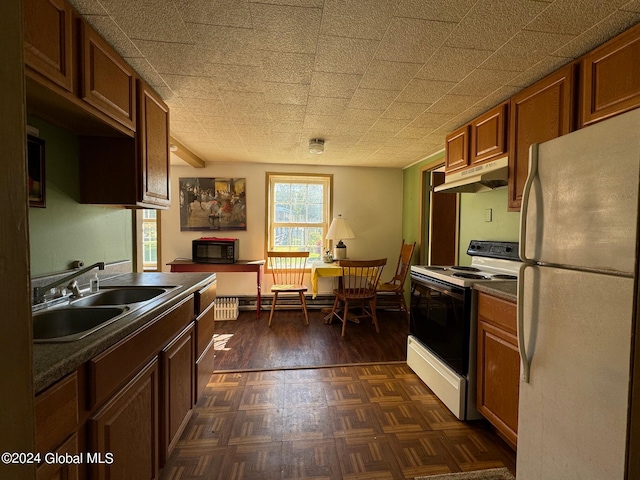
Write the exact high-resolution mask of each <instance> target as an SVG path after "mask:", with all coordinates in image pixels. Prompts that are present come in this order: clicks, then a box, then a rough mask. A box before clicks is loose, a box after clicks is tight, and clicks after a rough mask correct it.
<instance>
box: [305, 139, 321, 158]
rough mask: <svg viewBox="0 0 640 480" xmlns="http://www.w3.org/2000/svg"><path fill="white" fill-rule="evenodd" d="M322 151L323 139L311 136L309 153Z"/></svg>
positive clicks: (317, 153) (318, 153) (316, 153)
mask: <svg viewBox="0 0 640 480" xmlns="http://www.w3.org/2000/svg"><path fill="white" fill-rule="evenodd" d="M322 152H324V140H322V139H321V138H312V139H311V140H309V153H313V154H315V155H320V154H321V153H322Z"/></svg>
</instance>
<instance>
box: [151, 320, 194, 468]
mask: <svg viewBox="0 0 640 480" xmlns="http://www.w3.org/2000/svg"><path fill="white" fill-rule="evenodd" d="M194 337H195V329H194V326H193V324H192V325H190V326H189V327H187V328H186V329H185V330H184V331H183V332H182V333H181V334H180V335H178V337H177V338H176V339H175V340H174V341H173V342H171V343H170V344H169V345H167V347H166V348H165V349H164V350H162V352H161V354H160V359H161V362H162V372H163V374H162V376H163V385H164V388H163V398H162V406H161V411H162V416H163V419H162V423H161V428H160V431H161V445H162V446H161V450H160V465H161V466H163V465H164V464H165V463H166V460H167V458H168V456H169V454H170V453H171V450H173V447H174V446H175V444H176V442H177V441H178V440H179V438H180V435H181V434H182V431H183V430H184V427H185V426H186V424H187V422H188V421H189V419H190V418H191V412H192V407H193V404H194V399H193V392H194V387H193V384H194V369H195V366H194V362H193V357H194V348H195V345H194V344H195V338H194Z"/></svg>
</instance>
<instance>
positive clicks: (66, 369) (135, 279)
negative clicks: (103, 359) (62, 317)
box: [33, 272, 216, 394]
mask: <svg viewBox="0 0 640 480" xmlns="http://www.w3.org/2000/svg"><path fill="white" fill-rule="evenodd" d="M214 282H216V274H215V273H159V272H158V273H156V272H145V273H125V274H122V275H118V276H117V277H113V278H110V279H108V280H106V281H104V282H102V283H101V285H102V286H105V287H115V286H117V287H129V286H162V287H168V286H179V287H178V288H176V289H175V290H173V291H172V292H171V293H170V294H169V295H168V296H166V297H163V298H162V299H158V300H157V301H153V300H152V301H150V302H149V303H148V304H146V305H144V306H142V307H141V308H139V309H136V310H134V311H132V312H131V313H129V314H128V315H127V316H125V317H123V318H122V319H120V320H118V321H116V322H114V323H113V324H111V325H107V326H106V327H104V328H103V329H101V330H99V331H97V332H95V333H93V334H91V335H89V336H87V337H86V338H83V339H80V340H77V341H73V342H67V343H34V344H33V383H34V391H35V392H36V394H37V393H39V392H41V391H43V390H44V389H46V388H47V387H48V386H50V385H52V384H54V383H55V382H57V381H58V380H60V379H61V378H63V377H64V376H66V375H68V374H69V373H71V372H73V371H75V370H77V369H78V368H79V367H80V366H81V365H82V364H84V363H85V362H86V361H88V360H90V359H91V358H93V357H95V356H96V355H99V354H100V353H102V352H104V351H105V350H106V349H108V348H109V347H111V346H112V345H114V344H116V343H117V342H118V341H120V340H121V339H123V338H125V337H126V336H127V335H129V334H131V333H133V332H134V331H136V330H138V329H139V328H140V327H142V326H143V325H145V324H147V323H148V322H150V321H151V320H153V319H154V318H156V317H157V316H158V315H161V314H162V313H163V312H164V311H166V310H168V309H170V308H171V307H173V306H174V305H177V304H178V303H180V302H181V301H182V300H184V299H186V298H187V297H189V296H190V295H193V294H194V293H195V292H197V291H198V290H200V289H201V288H203V287H204V286H206V285H208V284H211V283H214ZM194 318H195V312H194Z"/></svg>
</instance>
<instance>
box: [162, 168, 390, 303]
mask: <svg viewBox="0 0 640 480" xmlns="http://www.w3.org/2000/svg"><path fill="white" fill-rule="evenodd" d="M266 172H282V173H322V174H333V215H334V216H337V215H338V214H342V215H343V216H345V217H347V218H348V219H349V224H350V225H351V228H352V229H353V231H354V233H355V235H356V238H354V239H352V240H345V243H346V245H347V251H348V256H349V257H351V258H358V259H361V258H369V259H372V258H385V257H386V258H388V262H387V267H386V268H385V274H384V275H383V277H384V278H390V277H391V276H392V274H393V271H394V269H395V264H396V262H397V258H398V254H399V250H400V243H401V241H402V170H400V169H388V168H352V167H315V166H296V165H275V164H241V165H237V164H207V167H205V168H199V169H196V168H192V167H187V166H184V167H183V166H172V169H171V188H172V196H173V199H174V201H172V206H171V208H170V209H169V210H168V211H163V212H162V225H161V228H162V259H163V262H164V263H165V264H166V263H167V262H170V261H171V260H173V259H174V258H178V257H187V258H191V240H193V239H195V238H199V237H201V236H203V235H209V236H211V235H212V233H211V232H208V233H202V232H181V231H180V206H179V202H178V179H179V178H181V177H240V178H246V179H247V230H246V231H240V232H219V233H217V235H219V236H232V237H237V238H238V239H239V240H240V258H241V259H243V260H252V259H258V258H263V257H264V250H265V198H266V194H265V189H266V179H265V174H266ZM163 270H164V271H168V270H169V268H168V267H167V266H166V265H164V267H163ZM321 280H322V282H321V284H320V291H321V292H322V291H330V289H331V286H332V283H331V282H330V281H329V280H327V279H321ZM270 285H271V282H270V278H265V281H264V283H263V291H264V292H268V291H269V287H270ZM218 294H219V295H222V296H224V295H252V294H255V279H254V278H252V277H251V275H247V274H219V275H218Z"/></svg>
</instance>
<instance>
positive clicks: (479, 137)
mask: <svg viewBox="0 0 640 480" xmlns="http://www.w3.org/2000/svg"><path fill="white" fill-rule="evenodd" d="M507 111H508V104H507V103H503V104H501V105H498V106H497V107H494V108H492V109H491V110H489V111H488V112H487V113H485V114H484V115H481V116H480V117H478V118H476V119H475V120H474V121H473V122H471V164H477V163H482V162H486V161H488V160H491V159H494V158H496V157H500V156H504V155H506V153H507V123H508V121H507Z"/></svg>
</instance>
